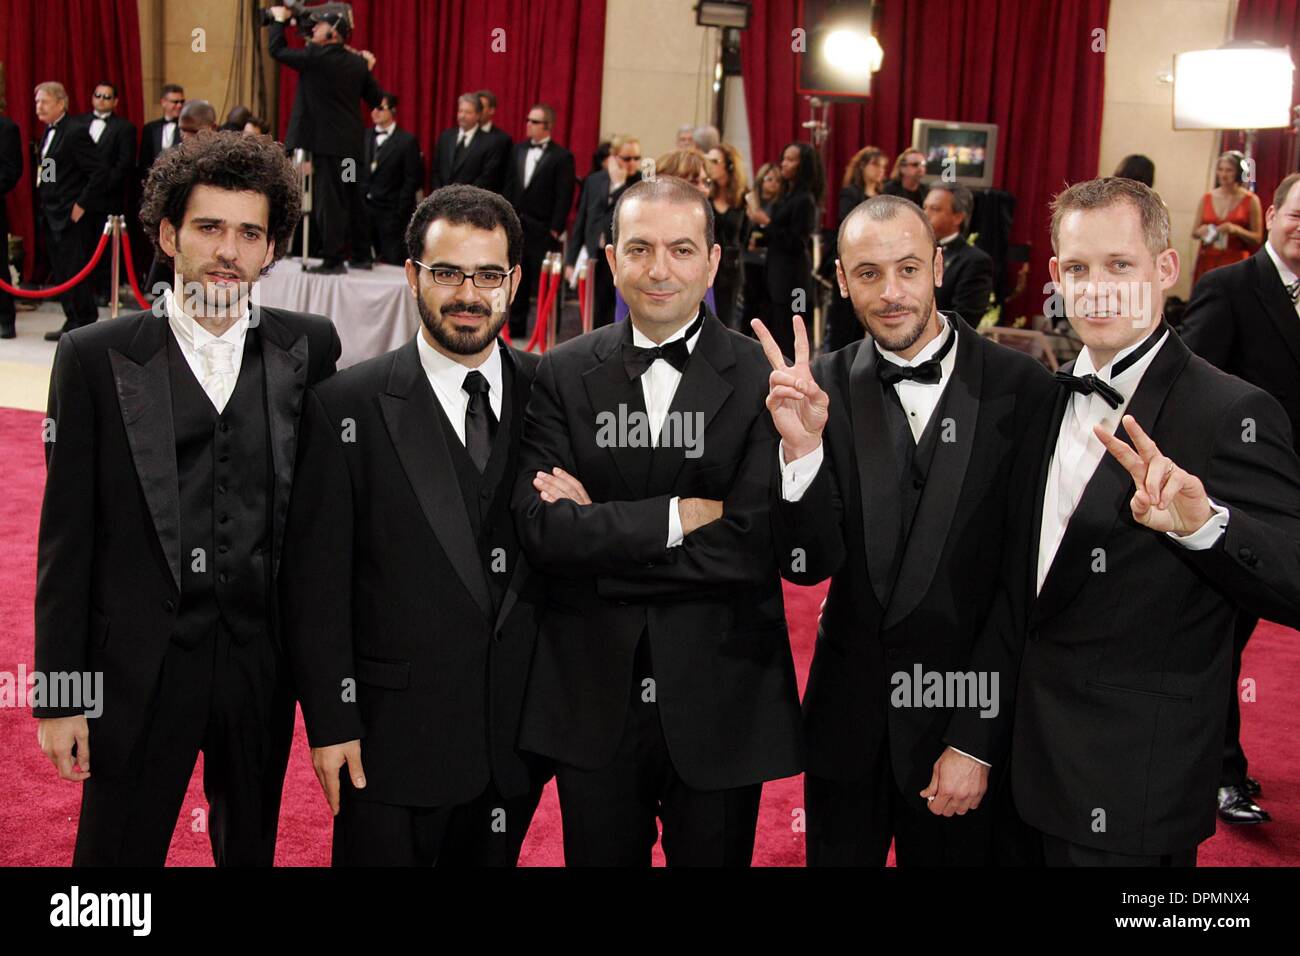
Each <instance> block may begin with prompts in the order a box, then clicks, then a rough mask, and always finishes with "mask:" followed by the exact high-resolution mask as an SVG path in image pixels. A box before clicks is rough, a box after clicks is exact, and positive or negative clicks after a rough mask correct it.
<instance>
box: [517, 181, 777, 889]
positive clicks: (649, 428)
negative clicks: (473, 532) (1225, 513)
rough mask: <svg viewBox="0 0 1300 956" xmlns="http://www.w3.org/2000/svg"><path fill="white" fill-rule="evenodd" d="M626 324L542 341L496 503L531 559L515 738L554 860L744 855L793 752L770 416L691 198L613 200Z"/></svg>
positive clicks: (755, 354)
mask: <svg viewBox="0 0 1300 956" xmlns="http://www.w3.org/2000/svg"><path fill="white" fill-rule="evenodd" d="M612 233H613V236H612V239H613V244H612V245H609V246H606V249H605V253H606V257H607V258H608V260H609V263H610V268H611V270H612V271H613V273H614V276H615V284H616V286H617V287H618V288H619V289H620V290H621V291H622V293H623V297H624V299H626V300H627V303H628V305H629V307H630V309H631V317H630V318H629V319H628V320H627V321H626V322H624V323H621V324H618V323H616V324H614V325H609V326H605V327H603V328H600V329H597V330H596V331H594V332H591V333H589V334H587V335H583V336H581V337H579V338H577V339H574V340H571V341H569V342H566V343H564V344H563V345H561V346H559V347H558V348H555V349H553V350H552V351H550V352H548V353H547V354H546V355H545V357H543V359H542V362H541V365H540V366H539V368H538V371H537V378H536V381H535V382H534V384H533V392H532V397H531V399H530V401H529V406H528V417H527V421H526V423H525V427H524V444H523V450H522V452H521V456H520V461H521V469H520V474H519V478H518V482H517V484H516V487H515V498H514V515H515V523H516V525H517V526H518V529H519V537H520V541H521V543H522V545H523V549H524V552H525V553H526V554H527V556H528V560H529V562H530V564H531V565H532V566H533V567H534V568H537V569H540V570H541V571H543V572H546V573H547V574H548V575H549V576H550V577H549V580H548V582H547V604H546V606H545V608H544V610H543V616H542V622H541V629H540V631H539V633H538V637H537V652H536V655H535V656H534V658H533V664H532V670H531V672H530V675H529V686H528V695H527V698H526V700H525V704H524V714H523V720H522V725H521V732H520V745H521V746H522V747H523V748H524V749H526V750H531V751H534V752H536V753H539V754H543V755H546V756H549V757H552V758H554V759H555V760H556V761H558V764H559V766H558V769H557V771H556V780H557V783H558V787H559V795H560V808H561V812H562V813H563V815H564V856H565V861H566V862H567V863H568V864H570V865H605V866H648V865H649V864H650V859H651V848H652V847H653V846H654V843H655V837H656V830H657V827H656V824H655V818H656V816H657V817H659V818H660V819H661V820H662V821H663V847H664V854H665V856H666V858H667V861H668V863H669V865H697V866H746V865H748V864H749V862H750V857H751V855H752V852H753V845H754V830H755V825H756V823H757V818H758V802H759V794H760V791H761V789H762V783H763V781H765V780H772V779H775V778H778V777H786V776H790V775H792V774H795V773H798V772H799V770H800V769H801V768H802V764H801V746H800V739H799V699H798V693H797V690H796V685H795V676H794V663H793V660H792V658H791V655H790V646H789V638H788V636H787V633H786V624H785V608H784V604H783V600H782V594H781V580H780V576H779V574H778V572H777V564H776V558H775V555H774V553H773V550H772V539H771V524H770V516H769V501H770V496H771V494H772V489H773V481H774V480H775V478H776V435H775V433H774V432H773V430H772V423H771V421H770V420H769V418H768V416H767V415H766V413H765V412H764V410H763V402H764V399H765V397H766V395H767V363H766V361H765V360H764V358H763V353H762V350H761V349H760V348H759V346H758V343H756V342H754V341H753V340H752V339H749V338H747V337H745V336H742V335H740V334H738V333H736V332H733V331H730V330H728V329H727V328H726V326H724V325H723V324H722V323H721V322H719V321H718V319H717V318H716V317H714V316H713V315H712V314H711V313H709V312H708V310H707V309H706V308H705V307H704V305H703V303H702V300H703V299H704V293H705V290H706V289H707V288H708V286H709V284H710V283H711V282H712V281H713V276H714V274H715V273H716V272H717V269H718V262H719V261H720V259H721V256H722V251H721V248H720V247H719V246H718V245H717V244H716V243H715V242H714V237H713V209H712V205H711V204H710V203H709V202H708V199H707V198H706V197H704V196H702V195H701V194H700V193H699V192H697V191H696V190H694V189H692V188H691V187H690V186H689V185H688V184H686V183H685V182H683V181H682V180H680V179H675V178H673V177H668V176H665V177H661V178H660V179H658V180H657V181H654V182H650V181H646V182H641V183H638V184H637V185H635V186H633V187H632V188H630V189H629V190H628V191H627V192H625V193H624V194H623V196H622V197H621V198H620V199H619V202H618V204H617V205H616V206H615V209H614V218H613V229H612Z"/></svg>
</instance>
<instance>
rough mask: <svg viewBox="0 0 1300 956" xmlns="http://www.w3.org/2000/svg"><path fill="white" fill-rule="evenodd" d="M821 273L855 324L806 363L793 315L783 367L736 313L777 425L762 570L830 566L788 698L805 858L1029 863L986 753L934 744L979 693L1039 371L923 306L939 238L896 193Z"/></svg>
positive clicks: (975, 704) (866, 210)
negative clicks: (761, 369) (769, 550)
mask: <svg viewBox="0 0 1300 956" xmlns="http://www.w3.org/2000/svg"><path fill="white" fill-rule="evenodd" d="M837 276H838V279H839V283H840V290H841V293H842V294H843V295H844V296H845V297H846V298H849V299H850V300H851V301H852V302H853V307H854V311H855V312H856V313H857V315H858V318H859V320H860V321H861V322H862V324H863V325H864V326H865V327H866V330H867V332H868V333H869V335H870V336H871V339H868V340H867V341H865V342H855V343H853V344H852V345H849V346H846V347H845V348H843V349H841V350H839V351H837V352H833V353H831V354H830V355H825V356H822V357H821V358H819V359H818V360H817V362H816V363H814V364H813V365H811V366H810V365H809V363H808V344H807V337H806V335H805V334H804V331H803V323H802V322H800V321H796V323H795V330H796V354H795V358H796V362H795V365H794V367H793V368H787V367H786V365H785V361H784V360H783V359H782V358H781V355H780V352H779V350H778V348H777V346H776V343H775V342H774V341H773V340H772V338H771V336H770V335H769V334H768V332H767V330H766V328H764V327H763V324H762V323H761V322H758V321H757V320H756V321H755V323H754V326H755V331H756V332H757V333H758V335H759V337H760V339H761V340H762V341H763V344H764V347H765V349H766V350H767V354H768V359H769V361H770V362H771V365H772V369H773V371H772V373H771V393H770V396H769V398H768V403H767V404H768V408H769V409H770V410H771V413H772V418H773V421H774V422H775V423H776V427H777V430H778V431H779V432H780V434H781V451H780V462H779V464H780V469H781V491H780V503H779V504H778V506H777V508H776V512H775V521H774V526H775V528H776V541H777V554H778V556H779V558H780V561H781V566H782V567H781V570H782V574H784V575H785V577H786V578H788V579H789V580H791V581H794V582H795V583H797V584H816V583H817V582H819V581H822V580H824V579H826V578H827V577H830V578H831V587H830V592H829V594H828V595H827V599H826V606H825V610H824V611H823V613H822V618H821V625H820V631H819V634H818V639H817V649H816V652H815V653H814V655H813V662H812V668H811V671H810V672H809V675H808V687H807V691H806V693H805V695H804V734H805V738H806V740H807V744H808V771H807V775H806V777H805V784H804V786H805V800H806V806H807V812H808V829H807V834H808V835H807V853H808V864H809V865H810V866H835V865H839V866H884V864H885V859H886V857H887V855H888V852H889V844H890V841H891V839H892V840H893V841H894V844H895V852H896V857H897V861H898V863H899V865H902V866H912V865H923V866H934V865H945V864H947V865H959V864H965V865H983V864H988V863H994V862H998V861H1003V862H1033V861H1034V860H1035V859H1036V856H1035V852H1034V851H1035V847H1034V841H1033V839H1032V834H1029V833H1028V831H1027V830H1026V829H1025V828H1024V827H1023V826H1021V825H1019V824H1018V821H1017V820H1016V818H1015V814H1014V810H1013V809H1012V808H1011V807H1010V806H1009V804H1008V802H1007V801H1006V799H1005V798H1001V799H998V791H999V790H1000V789H1004V788H1003V786H1002V785H1003V782H1004V781H1005V780H1006V779H1007V775H1006V772H1005V761H1004V760H1000V759H997V758H993V757H990V756H989V755H981V759H974V758H972V757H971V756H970V755H968V754H964V753H962V752H961V751H959V750H955V749H953V748H951V747H945V744H944V740H943V732H944V729H945V728H946V727H947V724H948V721H949V719H950V718H951V716H952V714H953V713H954V712H955V711H956V710H957V709H959V708H967V709H972V711H973V712H974V713H980V712H981V711H984V712H987V711H988V710H990V709H991V708H992V707H993V706H995V702H996V699H997V694H996V691H997V687H996V685H995V684H993V683H992V682H991V681H990V680H989V679H988V678H989V675H983V676H982V677H981V675H974V677H975V679H974V680H973V681H969V680H967V677H966V675H968V674H969V673H970V663H969V656H970V648H971V645H972V644H973V643H974V640H975V638H976V637H977V636H978V634H979V632H980V628H981V627H982V625H983V623H984V620H985V619H986V618H987V616H988V615H989V612H990V609H991V606H992V600H993V594H994V593H995V585H996V582H997V573H998V563H999V559H1000V556H1001V551H1002V545H1003V541H1002V525H1003V516H1004V511H1005V508H1006V503H1007V500H1008V497H1009V496H1010V495H1011V494H1012V493H1013V486H1012V485H1011V484H1010V483H1009V482H1008V480H1007V476H1008V469H1009V464H1010V460H1011V458H1012V457H1013V455H1014V451H1015V448H1016V446H1017V445H1018V444H1019V442H1020V441H1021V440H1022V438H1023V437H1024V435H1025V434H1026V433H1027V431H1028V427H1029V424H1030V423H1031V422H1032V420H1033V417H1034V415H1035V414H1036V413H1037V410H1038V409H1039V407H1040V406H1041V405H1042V404H1043V403H1044V402H1046V401H1049V400H1050V397H1051V395H1052V392H1053V388H1052V380H1051V377H1050V376H1049V375H1048V374H1047V372H1046V370H1045V369H1044V368H1043V367H1042V366H1041V365H1039V364H1038V363H1036V362H1034V361H1033V360H1031V359H1030V358H1028V357H1027V356H1025V355H1023V354H1021V353H1018V352H1014V351H1012V350H1010V349H1007V348H1004V347H1002V346H999V345H995V344H993V343H992V342H990V341H988V340H987V339H983V338H981V337H980V336H979V335H977V334H976V333H975V332H974V330H973V329H972V327H971V326H970V325H968V324H966V323H965V322H963V321H961V320H960V318H959V317H958V316H957V314H956V313H945V312H940V311H939V309H938V306H937V304H936V295H935V288H936V286H938V285H939V284H940V283H941V282H942V281H943V278H944V262H943V253H942V251H941V250H940V248H939V247H938V246H937V244H936V243H935V236H934V232H933V229H932V227H931V225H930V222H929V220H927V219H926V217H925V216H924V215H923V214H922V212H921V210H920V209H918V208H917V206H916V205H915V204H914V203H912V202H911V201H909V200H906V199H901V198H899V197H896V196H878V197H875V198H873V199H869V200H868V201H867V202H865V203H863V204H862V205H860V206H858V207H857V208H856V209H855V210H854V211H853V212H852V213H850V214H849V216H848V217H847V218H846V219H845V220H844V223H843V224H842V226H841V228H840V235H839V260H838V264H837ZM872 340H874V341H872ZM929 675H938V677H937V678H935V677H931V676H929ZM936 680H937V681H938V684H935V681H936ZM926 682H929V683H930V684H931V685H933V686H935V687H937V688H938V689H940V690H944V689H945V688H949V687H951V688H952V689H953V690H955V689H956V688H957V687H958V686H961V687H963V688H964V693H965V691H969V693H965V696H964V698H963V699H960V700H958V699H956V695H955V694H949V693H947V692H946V690H945V692H944V693H929V694H927V693H926V689H925V687H924V686H921V685H923V684H925V683H926ZM990 763H992V764H993V767H992V769H991V770H990V767H989V764H990ZM986 791H987V792H988V793H989V794H991V795H992V796H986V795H985V794H986Z"/></svg>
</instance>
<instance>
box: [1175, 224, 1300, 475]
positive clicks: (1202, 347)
mask: <svg viewBox="0 0 1300 956" xmlns="http://www.w3.org/2000/svg"><path fill="white" fill-rule="evenodd" d="M1179 331H1180V332H1181V333H1182V336H1183V341H1184V342H1186V343H1187V347H1188V348H1190V349H1191V350H1192V351H1193V352H1195V353H1196V354H1197V355H1199V356H1200V357H1201V358H1203V359H1205V360H1206V361H1207V362H1209V363H1210V364H1211V365H1214V366H1216V367H1217V368H1220V369H1222V370H1223V371H1225V372H1227V373H1228V374H1229V375H1236V376H1237V377H1238V378H1244V379H1245V380H1246V381H1248V382H1250V384H1252V385H1254V386H1255V387H1257V388H1262V389H1263V390H1264V391H1266V392H1268V393H1269V394H1270V395H1272V396H1273V397H1274V398H1276V399H1277V400H1278V402H1279V403H1280V404H1281V405H1282V407H1283V408H1284V409H1286V413H1287V415H1288V416H1290V418H1291V447H1292V448H1294V449H1296V451H1297V452H1300V317H1298V316H1297V315H1296V310H1295V304H1294V303H1293V302H1292V301H1291V296H1290V295H1288V294H1287V291H1286V288H1285V287H1284V286H1283V285H1282V277H1281V276H1279V275H1278V273H1277V267H1276V266H1274V265H1273V260H1272V259H1270V258H1269V256H1268V250H1266V249H1265V248H1263V247H1262V246H1261V247H1260V250H1259V251H1258V252H1256V253H1255V254H1254V255H1253V256H1251V257H1250V258H1249V259H1246V260H1245V261H1243V262H1235V263H1233V264H1232V265H1230V266H1221V267H1220V268H1218V269H1211V270H1210V271H1209V272H1207V273H1205V275H1203V276H1201V279H1200V281H1199V282H1197V283H1196V288H1195V289H1193V290H1192V301H1191V302H1190V303H1188V306H1187V312H1186V314H1185V315H1184V317H1183V324H1182V327H1181V329H1180V330H1179Z"/></svg>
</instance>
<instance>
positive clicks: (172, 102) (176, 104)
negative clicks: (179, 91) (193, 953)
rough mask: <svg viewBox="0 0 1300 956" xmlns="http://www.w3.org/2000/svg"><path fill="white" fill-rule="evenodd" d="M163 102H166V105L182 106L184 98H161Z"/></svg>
mask: <svg viewBox="0 0 1300 956" xmlns="http://www.w3.org/2000/svg"><path fill="white" fill-rule="evenodd" d="M163 102H164V103H166V104H167V105H168V106H184V105H185V101H184V100H163Z"/></svg>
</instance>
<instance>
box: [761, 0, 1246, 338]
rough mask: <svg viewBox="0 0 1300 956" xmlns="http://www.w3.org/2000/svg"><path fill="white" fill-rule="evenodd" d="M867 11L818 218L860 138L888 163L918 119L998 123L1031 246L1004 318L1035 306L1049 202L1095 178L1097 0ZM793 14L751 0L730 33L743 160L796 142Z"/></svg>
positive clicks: (1102, 21) (1002, 169) (804, 112)
mask: <svg viewBox="0 0 1300 956" xmlns="http://www.w3.org/2000/svg"><path fill="white" fill-rule="evenodd" d="M1243 2H1246V0H1243ZM877 9H878V10H879V11H880V14H879V20H878V22H877V23H876V25H875V31H876V36H877V37H878V38H879V40H880V44H881V46H882V47H883V48H884V53H885V55H884V61H883V64H882V68H881V70H880V72H879V73H877V74H876V76H875V80H874V82H873V84H872V95H871V98H870V99H869V100H868V101H867V103H866V104H865V105H858V104H853V103H838V104H836V105H834V106H832V107H831V110H830V120H829V123H830V128H831V133H830V138H829V139H828V140H827V143H826V150H825V154H824V155H825V158H826V174H827V196H828V199H827V208H828V224H833V222H832V220H833V218H834V211H835V197H836V195H837V194H838V192H839V184H840V182H841V181H842V179H843V175H844V168H845V166H846V165H847V164H848V161H849V159H850V158H851V157H852V156H853V154H854V153H855V152H857V151H858V150H859V149H861V148H862V147H863V146H867V145H874V146H878V147H880V148H881V149H883V150H884V151H885V152H886V153H888V154H889V155H890V159H891V163H892V159H893V156H894V155H896V154H897V153H898V152H899V151H900V150H902V149H903V148H905V147H906V146H908V145H910V139H911V132H912V120H913V119H914V118H916V117H922V118H927V119H942V120H956V121H961V122H970V123H997V124H998V149H997V158H996V162H995V168H994V181H993V184H994V186H995V187H997V188H999V189H1005V190H1007V191H1008V192H1010V193H1011V194H1012V195H1014V196H1015V197H1016V201H1017V203H1016V217H1015V224H1014V226H1013V228H1012V232H1011V241H1012V242H1015V243H1030V244H1031V246H1032V255H1031V259H1030V272H1029V282H1028V285H1027V286H1026V289H1025V294H1024V295H1022V296H1020V297H1019V298H1018V300H1013V301H1009V302H1008V303H1007V307H1006V314H1005V316H1004V319H1005V318H1009V317H1015V316H1019V315H1022V314H1032V313H1034V312H1039V311H1041V310H1042V303H1043V295H1042V288H1043V285H1044V283H1046V282H1047V281H1048V274H1047V260H1048V258H1049V257H1050V256H1051V248H1050V245H1049V242H1048V230H1047V226H1048V222H1049V219H1050V217H1049V215H1048V210H1047V205H1048V202H1049V200H1050V199H1051V197H1052V195H1054V194H1055V193H1057V192H1059V191H1060V190H1061V189H1062V188H1063V187H1064V186H1065V185H1066V184H1068V183H1071V182H1078V181H1080V180H1085V179H1090V178H1092V177H1094V176H1096V175H1097V163H1098V158H1099V152H1100V148H1101V114H1102V93H1103V85H1104V75H1105V55H1104V52H1094V47H1097V46H1103V49H1104V33H1103V34H1096V33H1094V31H1096V30H1102V31H1104V30H1105V28H1106V23H1107V17H1108V14H1109V12H1110V3H1109V0H883V2H882V3H880V4H879V5H878V7H877ZM797 18H798V10H797V4H796V3H795V0H754V4H753V19H752V21H751V24H750V28H749V30H747V31H746V32H745V33H744V34H743V36H742V39H741V56H742V60H743V64H744V70H745V105H746V108H747V111H748V113H749V127H750V141H751V143H752V144H753V160H754V164H755V167H757V166H758V165H759V164H760V163H763V162H765V161H768V160H775V159H779V158H780V150H781V148H782V147H783V146H784V145H785V144H786V143H789V142H792V141H796V140H807V139H808V134H807V131H806V130H803V129H802V128H800V125H799V124H800V123H802V122H804V121H806V120H808V119H810V112H809V108H808V106H807V103H806V102H805V101H804V100H803V98H802V97H801V96H800V94H798V93H797V92H796V86H797V85H798V75H799V63H798V56H797V55H796V54H795V53H794V52H792V50H791V46H792V43H791V31H792V30H793V29H794V28H795V27H796V26H798V25H799V24H798V23H797Z"/></svg>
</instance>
